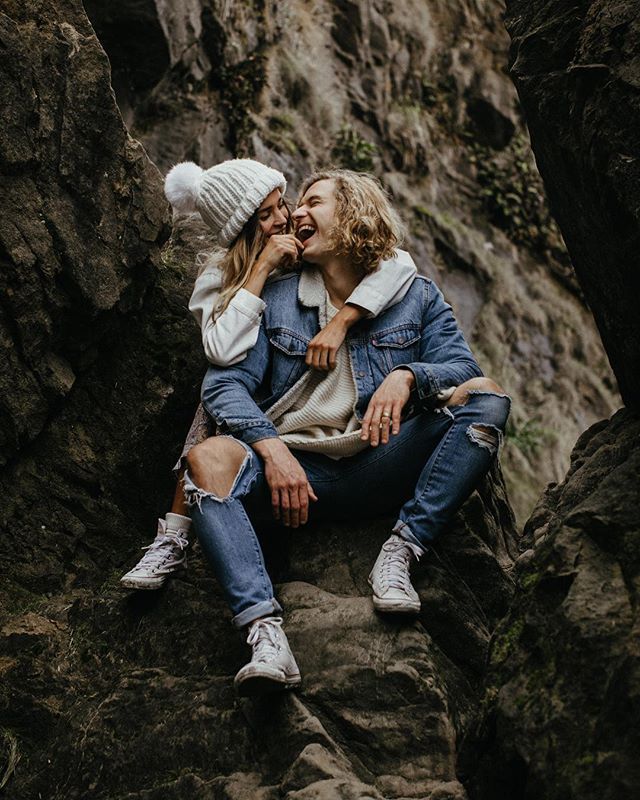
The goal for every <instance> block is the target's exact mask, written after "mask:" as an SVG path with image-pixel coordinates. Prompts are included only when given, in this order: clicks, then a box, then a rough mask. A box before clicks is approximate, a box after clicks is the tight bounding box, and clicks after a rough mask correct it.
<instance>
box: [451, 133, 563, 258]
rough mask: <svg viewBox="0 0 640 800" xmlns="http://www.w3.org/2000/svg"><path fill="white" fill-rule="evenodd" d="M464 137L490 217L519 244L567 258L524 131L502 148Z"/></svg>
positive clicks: (546, 255)
mask: <svg viewBox="0 0 640 800" xmlns="http://www.w3.org/2000/svg"><path fill="white" fill-rule="evenodd" d="M464 138H465V139H466V140H467V144H468V146H469V147H470V150H471V154H470V156H469V161H470V162H471V163H472V164H473V165H474V166H475V170H476V179H477V181H478V183H479V184H480V187H481V190H480V199H481V201H482V204H483V206H484V209H485V212H486V214H487V216H488V217H489V220H490V221H491V223H492V224H494V225H496V227H498V228H501V229H502V230H504V231H505V233H506V234H507V235H508V236H509V238H510V239H511V240H512V241H514V242H515V243H517V244H524V245H525V246H527V247H529V248H530V249H531V250H532V251H534V252H535V253H537V254H540V255H542V256H544V257H546V258H548V257H553V258H554V259H556V260H557V261H559V262H561V263H564V262H568V256H567V253H566V250H565V247H564V244H563V242H562V239H561V236H560V231H559V229H558V227H557V225H556V223H555V221H554V220H553V218H552V217H551V215H550V213H549V208H548V206H547V201H546V198H545V192H544V186H543V183H542V179H541V178H540V175H539V174H538V172H537V170H536V169H535V167H534V164H533V158H532V155H531V148H530V146H529V142H528V140H527V139H526V137H525V135H524V134H522V133H519V134H516V135H515V136H514V137H513V138H512V140H511V142H510V143H509V145H508V146H507V147H506V148H505V149H504V150H502V151H500V152H496V151H495V150H493V149H492V148H490V147H488V146H486V145H482V144H479V143H478V142H477V141H475V140H474V137H473V134H471V133H468V132H467V133H466V134H465V136H464Z"/></svg>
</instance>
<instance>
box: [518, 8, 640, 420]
mask: <svg viewBox="0 0 640 800" xmlns="http://www.w3.org/2000/svg"><path fill="white" fill-rule="evenodd" d="M507 9H508V10H507V17H506V24H507V28H508V30H509V32H510V34H511V37H512V45H511V55H510V62H511V64H510V67H511V75H512V77H513V79H514V82H515V85H516V88H517V89H518V94H519V96H520V100H521V102H522V105H523V107H524V110H525V113H526V117H527V124H528V126H529V131H530V133H531V141H532V145H533V149H534V152H535V154H536V161H537V164H538V167H539V169H540V172H541V174H542V177H543V179H544V182H545V186H546V189H547V193H548V195H549V200H550V203H551V206H552V209H553V213H554V215H555V217H556V219H557V220H558V223H559V224H560V227H561V229H562V235H563V237H564V240H565V242H566V243H567V247H568V249H569V252H570V254H571V258H572V262H573V265H574V267H575V270H576V274H577V276H578V279H579V281H580V285H581V286H582V289H583V291H584V294H585V297H586V299H587V302H588V303H589V306H590V308H591V309H592V311H593V315H594V317H595V320H596V323H597V325H598V329H599V330H600V334H601V336H602V340H603V343H604V346H605V349H606V351H607V354H608V356H609V360H610V361H611V365H612V366H613V369H614V372H615V374H616V377H617V379H618V384H619V386H620V391H621V394H622V397H623V400H624V402H625V404H626V405H628V406H629V407H631V408H635V409H638V408H640V314H638V309H637V306H636V303H635V302H633V298H636V297H638V295H639V294H640V273H639V271H638V248H639V247H640V64H638V59H637V58H636V54H637V52H638V47H640V18H639V17H638V7H637V5H636V4H635V3H633V2H629V1H628V0H616V2H613V3H612V2H609V0H591V1H590V2H583V3H573V2H570V0H562V1H561V2H555V0H535V2H530V1H529V0H509V2H508V3H507Z"/></svg>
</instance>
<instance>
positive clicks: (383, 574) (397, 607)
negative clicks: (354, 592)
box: [369, 533, 423, 614]
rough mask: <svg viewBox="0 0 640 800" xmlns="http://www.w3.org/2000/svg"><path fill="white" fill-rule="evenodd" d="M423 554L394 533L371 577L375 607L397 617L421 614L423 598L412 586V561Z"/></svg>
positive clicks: (379, 557) (370, 582) (378, 559)
mask: <svg viewBox="0 0 640 800" xmlns="http://www.w3.org/2000/svg"><path fill="white" fill-rule="evenodd" d="M422 553H423V551H422V549H421V548H420V547H418V545H415V544H412V543H411V542H408V541H407V540H406V539H403V538H402V537H401V536H398V535H397V534H395V533H392V534H391V536H390V537H389V538H388V539H387V541H386V542H385V543H384V544H383V545H382V550H380V553H379V555H378V558H377V559H376V563H375V564H374V565H373V569H372V570H371V574H370V575H369V584H370V586H371V588H372V589H373V607H374V608H375V609H376V610H377V611H387V612H389V613H395V614H417V613H418V612H419V611H420V598H419V597H418V593H417V592H416V590H415V589H414V588H413V586H412V585H411V579H410V577H409V569H410V566H411V562H412V561H413V560H414V559H415V560H416V561H417V560H418V559H419V558H420V556H421V555H422Z"/></svg>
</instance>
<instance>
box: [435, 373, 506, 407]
mask: <svg viewBox="0 0 640 800" xmlns="http://www.w3.org/2000/svg"><path fill="white" fill-rule="evenodd" d="M473 392H482V393H488V394H505V391H504V389H502V388H501V387H500V386H498V384H497V383H496V382H495V381H493V380H491V378H471V379H470V380H468V381H465V382H464V383H461V384H460V386H457V387H456V389H455V391H454V393H453V394H452V395H451V397H450V398H449V400H448V401H447V405H448V406H463V405H466V403H467V402H468V400H469V394H470V393H473Z"/></svg>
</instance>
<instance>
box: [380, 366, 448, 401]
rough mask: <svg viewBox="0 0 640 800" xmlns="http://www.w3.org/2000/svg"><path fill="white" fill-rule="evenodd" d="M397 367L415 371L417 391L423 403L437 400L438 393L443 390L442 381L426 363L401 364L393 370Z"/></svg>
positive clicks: (395, 368)
mask: <svg viewBox="0 0 640 800" xmlns="http://www.w3.org/2000/svg"><path fill="white" fill-rule="evenodd" d="M397 369H408V370H409V372H411V373H413V377H414V378H415V381H416V385H415V391H416V394H417V395H418V399H419V400H420V402H421V403H429V402H432V403H433V404H435V403H436V402H437V398H438V394H439V392H440V391H441V388H440V381H439V380H438V378H437V377H436V375H434V374H433V372H431V371H430V370H429V369H428V367H426V366H425V365H424V364H401V365H399V366H397V367H394V368H393V370H392V371H393V372H395V370H397Z"/></svg>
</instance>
